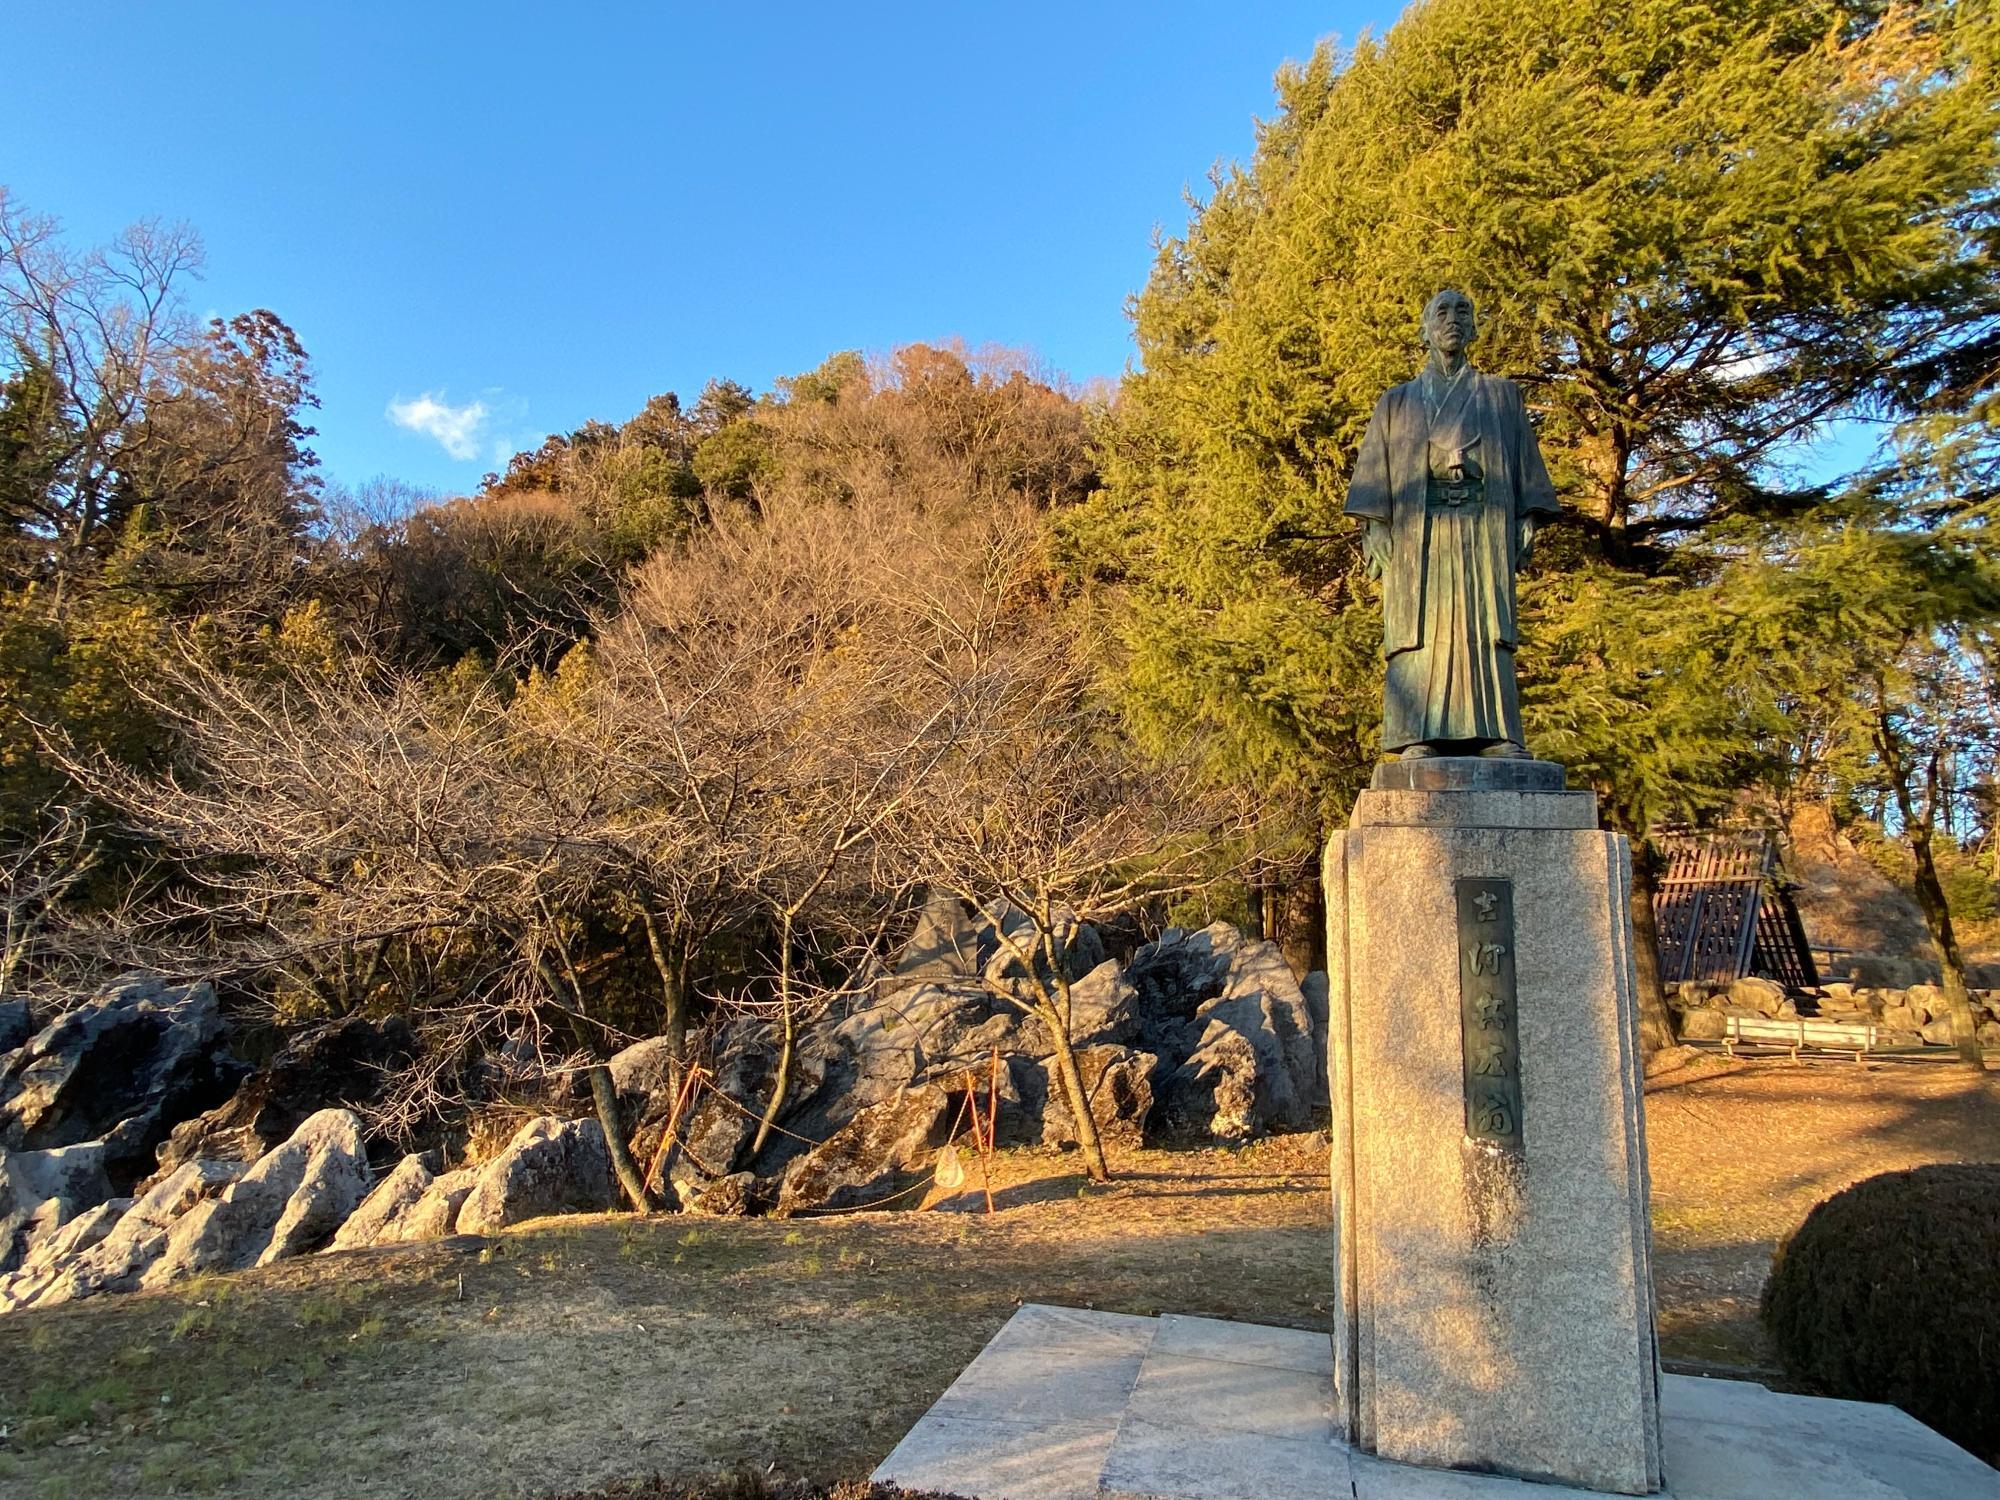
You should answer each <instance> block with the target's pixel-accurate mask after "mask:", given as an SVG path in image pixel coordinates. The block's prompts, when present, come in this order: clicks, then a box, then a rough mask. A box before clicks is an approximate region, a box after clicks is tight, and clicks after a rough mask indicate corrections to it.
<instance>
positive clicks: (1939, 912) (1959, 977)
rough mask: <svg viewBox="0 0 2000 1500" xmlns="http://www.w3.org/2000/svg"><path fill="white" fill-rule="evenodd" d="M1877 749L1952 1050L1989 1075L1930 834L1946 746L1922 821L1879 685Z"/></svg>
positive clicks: (1934, 768)
mask: <svg viewBox="0 0 2000 1500" xmlns="http://www.w3.org/2000/svg"><path fill="white" fill-rule="evenodd" d="M1876 693H1877V697H1876V705H1877V707H1876V718H1875V748H1876V749H1877V750H1878V751H1879V752H1880V753H1881V759H1882V765H1883V768H1884V769H1885V770H1887V771H1888V773H1889V783H1890V786H1891V788H1892V790H1894V792H1895V794H1896V811H1897V812H1898V813H1900V814H1901V815H1902V819H1903V838H1904V840H1905V841H1906V842H1907V843H1908V844H1909V846H1910V856H1911V859H1912V861H1913V863H1914V864H1915V866H1916V887H1917V906H1918V907H1919V909H1921V910H1922V912H1923V914H1924V926H1926V927H1927V928H1929V929H1930V934H1931V941H1932V942H1933V943H1934V944H1936V945H1937V951H1938V969H1939V971H1940V975H1939V977H1940V978H1942V979H1943V981H1944V985H1943V988H1944V1008H1945V1015H1946V1017H1947V1018H1948V1019H1949V1020H1950V1021H1951V1041H1952V1045H1953V1046H1954V1047H1956V1048H1957V1049H1958V1057H1959V1061H1960V1062H1962V1063H1964V1064H1965V1065H1966V1066H1967V1067H1969V1068H1977V1069H1978V1070H1979V1071H1980V1072H1981V1073H1982V1074H1983V1073H1985V1071H1986V1058H1985V1056H1984V1055H1983V1054H1982V1053H1981V1051H1980V1048H1979V1033H1978V1032H1977V1030H1975V1029H1974V1026H1973V1022H1972V996H1971V995H1969V994H1967V993H1966V988H1965V958H1964V956H1963V955H1962V954H1961V953H1960V952H1959V951H1958V934H1957V933H1956V932H1955V931H1953V930H1952V925H1951V904H1950V903H1949V902H1947V901H1946V900H1945V896H1944V883H1943V882H1942V881H1940V880H1939V879H1938V872H1937V860H1936V859H1935V858H1934V857H1933V854H1932V851H1931V831H1932V829H1933V828H1935V827H1936V826H1937V815H1938V791H1939V785H1938V780H1939V769H1940V768H1939V761H1940V760H1941V759H1942V758H1943V754H1944V749H1943V746H1942V745H1941V744H1933V745H1932V747H1931V752H1930V761H1929V765H1928V767H1927V768H1926V769H1927V776H1926V779H1927V783H1928V784H1927V785H1926V786H1925V788H1924V791H1925V793H1926V794H1927V795H1926V799H1925V802H1924V808H1923V813H1922V815H1921V816H1919V815H1918V812H1917V803H1916V796H1915V791H1916V788H1915V785H1914V783H1915V781H1916V778H1917V771H1916V768H1915V767H1914V766H1913V765H1912V764H1911V763H1910V756H1909V754H1908V743H1909V742H1908V741H1907V740H1905V739H1904V738H1903V737H1902V735H1901V734H1900V733H1898V731H1897V728H1896V724H1895V721H1894V719H1893V718H1892V717H1891V716H1890V714H1889V711H1888V708H1887V707H1886V705H1887V703H1888V699H1889V694H1888V690H1887V688H1886V686H1885V685H1883V684H1882V683H1881V682H1880V681H1879V680H1878V682H1877V686H1876Z"/></svg>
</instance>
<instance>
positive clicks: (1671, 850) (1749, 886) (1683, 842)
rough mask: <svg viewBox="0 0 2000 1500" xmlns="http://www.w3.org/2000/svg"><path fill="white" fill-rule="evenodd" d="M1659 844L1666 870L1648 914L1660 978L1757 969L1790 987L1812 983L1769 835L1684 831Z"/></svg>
mask: <svg viewBox="0 0 2000 1500" xmlns="http://www.w3.org/2000/svg"><path fill="white" fill-rule="evenodd" d="M1660 843H1661V848H1662V851H1663V852H1664V853H1665V855H1666V869H1665V871H1664V873H1663V874H1662V876H1661V878H1660V880H1659V888H1658V894H1657V895H1655V897H1654V899H1653V917H1654V920H1655V922H1656V923H1657V924H1658V927H1659V934H1660V978H1661V979H1662V980H1664V981H1666V982H1667V983H1669V984H1671V983H1672V982H1674V981H1675V980H1677V979H1699V980H1706V981H1709V982H1712V983H1721V984H1727V983H1729V982H1731V981H1732V980H1737V979H1741V978H1742V977H1743V976H1744V975H1746V974H1761V975H1763V976H1764V977H1765V978H1767V979H1775V980H1777V981H1778V982H1779V983H1780V984H1783V985H1785V986H1787V987H1789V988H1792V989H1809V988H1811V987H1812V986H1814V985H1817V984H1818V983H1819V969H1818V967H1817V966H1816V965H1815V964H1814V963H1813V956H1812V949H1811V948H1810V947H1809V946H1807V943H1806V931H1805V925H1804V924H1803V923H1802V922H1800V920H1799V909H1798V907H1797V906H1796V905H1795V904H1793V901H1792V895H1791V893H1792V886H1791V885H1790V883H1789V882H1787V881H1786V880H1785V879H1784V878H1783V877H1782V876H1781V874H1780V873H1779V869H1778V849H1777V841H1776V840H1775V839H1774V838H1772V836H1771V835H1770V834H1769V833H1767V832H1749V833H1704V834H1687V835H1682V836H1678V837H1671V838H1665V839H1662V840H1661V841H1660Z"/></svg>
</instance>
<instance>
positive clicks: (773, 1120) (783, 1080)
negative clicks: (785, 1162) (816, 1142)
mask: <svg viewBox="0 0 2000 1500" xmlns="http://www.w3.org/2000/svg"><path fill="white" fill-rule="evenodd" d="M778 942H779V950H778V1018H779V1024H780V1026H781V1027H782V1028H783V1035H782V1036H781V1038H780V1040H779V1043H778V1076H777V1077H776V1078H775V1079H773V1080H772V1082H771V1102H770V1104H769V1105H768V1106H766V1107H765V1110H764V1118H763V1119H761V1120H759V1121H758V1122H757V1138H756V1139H755V1140H753V1141H752V1142H751V1143H750V1160H751V1161H755V1160H756V1159H757V1153H758V1152H760V1151H762V1150H763V1149H764V1142H765V1141H767V1140H769V1139H770V1137H771V1131H772V1129H773V1128H774V1127H775V1126H776V1125H777V1123H778V1112H779V1111H780V1110H782V1109H783V1108H784V1107H785V1096H786V1095H787V1094H789V1093H790V1092H791V1089H792V1055H793V1053H794V1052H795V1051H796V1050H797V1045H798V1024H797V1022H796V1020H795V1019H794V1018H793V1015H792V914H791V913H790V912H786V913H785V919H784V921H783V922H782V923H781V924H780V929H779V934H778Z"/></svg>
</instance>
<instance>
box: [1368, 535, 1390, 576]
mask: <svg viewBox="0 0 2000 1500" xmlns="http://www.w3.org/2000/svg"><path fill="white" fill-rule="evenodd" d="M1389 553H1390V542H1389V528H1388V527H1387V526H1384V525H1383V524H1382V523H1381V522H1380V521H1370V522H1368V524H1367V527H1366V528H1365V529H1364V530H1363V531H1362V533H1361V555H1362V557H1363V558H1364V559H1365V560H1366V561H1367V564H1368V576H1369V577H1370V578H1380V577H1381V576H1382V572H1383V570H1384V569H1385V568H1387V567H1388V566H1389Z"/></svg>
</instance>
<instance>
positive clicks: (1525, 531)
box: [1514, 512, 1542, 568]
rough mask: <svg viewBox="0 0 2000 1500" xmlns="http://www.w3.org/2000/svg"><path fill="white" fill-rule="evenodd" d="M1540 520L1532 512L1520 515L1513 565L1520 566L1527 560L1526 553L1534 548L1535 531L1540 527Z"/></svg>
mask: <svg viewBox="0 0 2000 1500" xmlns="http://www.w3.org/2000/svg"><path fill="white" fill-rule="evenodd" d="M1541 524H1542V523H1541V521H1540V520H1539V519H1538V518H1537V517H1536V516H1535V515H1534V513H1533V512H1530V513H1529V514H1527V515H1525V516H1523V517H1521V523H1520V525H1521V530H1520V537H1519V545H1518V546H1516V547H1515V548H1514V566H1515V567H1517V568H1518V567H1520V566H1521V565H1522V564H1523V563H1525V562H1526V561H1527V560H1528V554H1529V553H1530V552H1533V551H1534V550H1535V533H1536V532H1537V531H1538V530H1540V529H1541Z"/></svg>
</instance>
